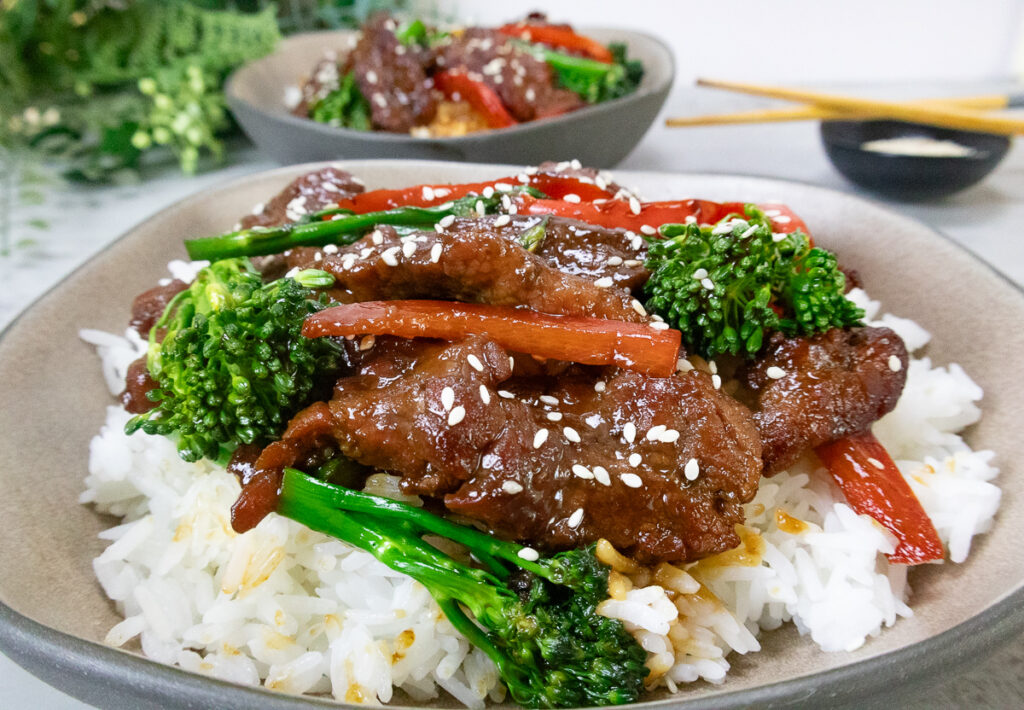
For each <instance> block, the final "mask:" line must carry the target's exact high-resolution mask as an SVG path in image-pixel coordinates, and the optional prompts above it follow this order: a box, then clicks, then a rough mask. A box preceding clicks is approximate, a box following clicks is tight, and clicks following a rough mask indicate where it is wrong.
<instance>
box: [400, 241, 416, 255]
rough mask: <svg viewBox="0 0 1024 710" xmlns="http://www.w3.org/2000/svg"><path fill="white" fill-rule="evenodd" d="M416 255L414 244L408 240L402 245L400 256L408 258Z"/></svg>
mask: <svg viewBox="0 0 1024 710" xmlns="http://www.w3.org/2000/svg"><path fill="white" fill-rule="evenodd" d="M415 253H416V242H414V241H412V240H410V241H408V242H405V243H404V244H402V254H403V255H404V256H405V257H406V258H408V257H410V256H412V255H413V254H415Z"/></svg>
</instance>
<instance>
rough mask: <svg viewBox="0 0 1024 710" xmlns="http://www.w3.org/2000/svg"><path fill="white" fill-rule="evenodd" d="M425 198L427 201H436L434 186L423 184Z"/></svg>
mask: <svg viewBox="0 0 1024 710" xmlns="http://www.w3.org/2000/svg"><path fill="white" fill-rule="evenodd" d="M423 199H424V201H426V202H433V201H434V188H432V187H431V186H430V185H424V186H423Z"/></svg>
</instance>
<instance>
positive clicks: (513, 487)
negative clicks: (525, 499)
mask: <svg viewBox="0 0 1024 710" xmlns="http://www.w3.org/2000/svg"><path fill="white" fill-rule="evenodd" d="M501 490H503V491H505V492H506V493H508V494H509V495H510V496H514V495H515V494H516V493H522V492H523V486H522V484H521V483H516V482H515V481H505V482H504V483H502V484H501Z"/></svg>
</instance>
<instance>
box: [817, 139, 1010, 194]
mask: <svg viewBox="0 0 1024 710" xmlns="http://www.w3.org/2000/svg"><path fill="white" fill-rule="evenodd" d="M910 136H923V137H926V138H934V139H937V140H950V141H953V142H955V143H959V144H960V145H963V146H967V147H969V148H973V149H974V150H975V152H974V153H973V154H972V155H968V156H962V157H931V156H916V155H898V154H893V153H882V152H878V151H873V150H865V149H864V148H863V147H862V146H863V144H864V143H866V142H868V141H874V140H881V139H886V138H904V137H910ZM821 140H822V142H823V143H824V144H825V151H826V152H827V153H828V157H829V159H830V160H831V161H832V164H833V165H835V166H836V169H837V170H838V171H839V172H841V173H842V174H843V175H845V176H846V177H847V178H848V179H849V180H851V181H853V182H855V183H857V184H858V185H860V186H861V187H865V188H867V189H869V190H873V191H874V192H878V193H880V194H883V195H886V196H888V197H893V198H896V199H900V200H927V199H934V198H938V197H945V196H946V195H952V194H953V193H954V192H959V191H960V190H963V189H964V188H967V187H970V186H971V185H973V184H975V183H976V182H978V181H979V180H981V179H982V178H984V177H985V176H986V175H988V174H989V173H990V172H992V170H994V169H995V167H996V165H998V164H999V162H1000V161H1001V160H1002V159H1003V158H1004V157H1005V156H1006V152H1007V151H1008V150H1009V149H1010V139H1009V138H1008V137H1007V136H998V135H993V134H991V133H973V132H970V131H956V130H950V129H946V128H936V127H934V126H926V125H922V124H918V123H904V122H903V121H824V122H822V124H821Z"/></svg>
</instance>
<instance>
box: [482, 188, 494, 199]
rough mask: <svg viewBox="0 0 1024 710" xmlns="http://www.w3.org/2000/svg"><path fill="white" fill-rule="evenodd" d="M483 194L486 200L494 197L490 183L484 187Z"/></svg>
mask: <svg viewBox="0 0 1024 710" xmlns="http://www.w3.org/2000/svg"><path fill="white" fill-rule="evenodd" d="M483 196H484V197H486V198H487V199H488V200H489V199H491V198H492V197H494V188H493V187H491V186H490V185H488V186H487V187H485V188H484V191H483Z"/></svg>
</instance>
